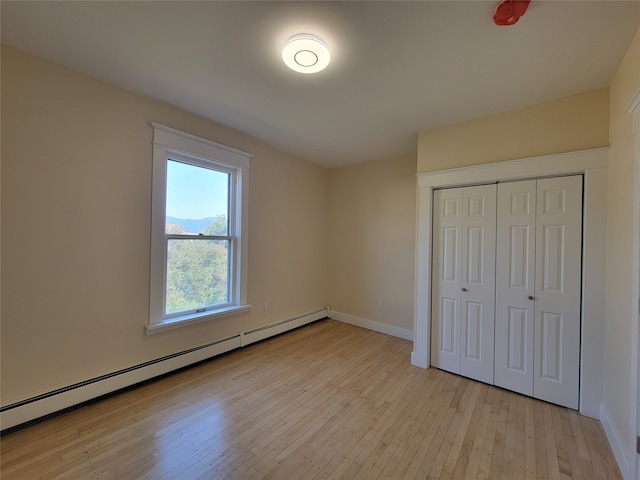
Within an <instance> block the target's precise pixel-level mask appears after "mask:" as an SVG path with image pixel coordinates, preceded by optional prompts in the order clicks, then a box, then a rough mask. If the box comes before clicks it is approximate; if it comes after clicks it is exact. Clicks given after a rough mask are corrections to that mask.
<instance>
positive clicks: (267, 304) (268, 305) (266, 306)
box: [264, 300, 271, 312]
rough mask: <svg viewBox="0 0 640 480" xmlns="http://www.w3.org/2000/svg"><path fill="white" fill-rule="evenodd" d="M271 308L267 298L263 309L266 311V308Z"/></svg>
mask: <svg viewBox="0 0 640 480" xmlns="http://www.w3.org/2000/svg"><path fill="white" fill-rule="evenodd" d="M270 308H271V302H269V300H266V301H265V302H264V311H265V312H266V311H267V310H269V309H270Z"/></svg>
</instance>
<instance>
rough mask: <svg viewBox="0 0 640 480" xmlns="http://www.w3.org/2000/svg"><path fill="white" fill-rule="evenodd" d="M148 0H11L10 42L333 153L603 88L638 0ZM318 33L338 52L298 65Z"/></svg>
mask: <svg viewBox="0 0 640 480" xmlns="http://www.w3.org/2000/svg"><path fill="white" fill-rule="evenodd" d="M498 3H499V1H484V0H476V1H469V2H466V1H452V0H449V1H440V2H437V1H409V2H400V1H389V2H383V1H354V2H347V1H338V2H325V1H315V2H314V1H302V2H281V1H276V2H272V1H257V2H249V1H228V2H221V1H200V2H185V1H177V2H174V1H141V2H134V1H129V2H113V1H89V2H75V1H66V2H56V1H45V2H29V1H18V2H13V1H7V0H3V1H2V2H1V4H0V9H1V22H2V23H1V27H2V42H3V43H5V44H8V45H11V46H14V47H16V48H18V49H20V50H24V51H26V52H29V53H32V54H34V55H36V56H39V57H42V58H45V59H48V60H50V61H52V62H55V63H57V64H60V65H64V66H66V67H68V68H71V69H73V70H76V71H79V72H82V73H84V74H87V75H90V76H92V77H96V78H98V79H101V80H104V81H106V82H108V83H111V84H113V85H117V86H119V87H122V88H124V89H126V90H130V91H133V92H137V93H141V94H144V95H148V96H151V97H155V98H158V99H160V100H163V101H165V102H167V103H170V104H172V105H175V106H178V107H181V108H184V109H186V110H189V111H191V112H194V113H197V114H199V115H202V116H203V117H207V118H210V119H212V120H215V121H217V122H220V123H223V124H226V125H229V126H231V127H234V128H236V129H238V130H242V131H244V132H247V133H249V134H251V135H253V136H255V137H258V138H261V139H263V140H265V141H267V142H269V143H270V144H272V145H275V146H277V147H279V148H280V149H282V150H284V151H287V152H290V153H293V154H296V155H298V156H300V157H302V158H305V159H308V160H310V161H313V162H316V163H318V164H321V165H325V166H329V167H333V166H340V165H347V164H353V163H359V162H364V161H368V160H375V159H380V158H387V157H392V156H396V155H402V154H408V153H415V151H416V140H417V133H418V132H420V131H423V130H427V129H431V128H434V127H438V126H442V125H448V124H452V123H456V122H460V121H464V120H469V119H472V118H478V117H482V116H486V115H490V114H494V113H498V112H502V111H507V110H511V109H515V108H520V107H524V106H528V105H533V104H537V103H541V102H545V101H548V100H552V99H556V98H561V97H565V96H569V95H573V94H577V93H581V92H586V91H589V90H593V89H597V88H601V87H606V86H608V85H609V84H610V82H611V80H612V77H613V75H614V73H615V71H616V68H617V66H618V65H619V63H620V61H621V59H622V57H623V55H624V53H625V52H626V50H627V47H628V46H629V43H630V42H631V39H632V38H633V35H634V33H635V31H636V29H637V28H638V25H639V24H640V1H622V2H615V1H541V0H533V1H532V2H531V5H530V7H529V10H528V11H527V13H526V15H525V16H524V17H522V19H521V20H520V22H519V23H518V24H516V25H514V26H510V27H498V26H496V25H495V24H494V23H493V21H492V17H493V13H494V11H495V8H496V6H497V5H498ZM296 33H314V34H317V35H319V36H321V37H322V38H324V40H325V41H326V42H327V43H328V44H329V47H330V49H331V52H332V61H331V63H330V65H329V67H328V68H327V69H326V70H324V71H323V72H320V73H318V74H315V75H304V74H299V73H295V72H292V71H290V70H288V69H287V68H286V67H285V66H284V64H283V63H282V60H281V58H280V50H281V48H282V45H283V44H284V42H285V40H286V39H287V38H289V37H290V36H292V35H294V34H296Z"/></svg>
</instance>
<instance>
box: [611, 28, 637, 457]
mask: <svg viewBox="0 0 640 480" xmlns="http://www.w3.org/2000/svg"><path fill="white" fill-rule="evenodd" d="M638 89H640V29H638V32H637V33H636V35H635V37H634V40H633V42H632V44H631V46H630V48H629V50H628V51H627V53H626V55H625V57H624V59H623V61H622V63H621V64H620V67H619V68H618V71H617V73H616V75H615V77H614V80H613V82H612V84H611V132H610V142H611V152H610V156H609V210H608V215H607V277H606V280H607V301H606V318H607V323H606V340H605V362H604V373H605V375H604V378H605V385H604V397H603V400H604V405H605V408H606V410H607V411H608V413H609V415H610V417H611V422H612V423H613V426H614V427H615V429H616V431H617V432H618V434H619V435H620V438H621V439H622V441H623V442H624V443H625V444H624V445H623V448H625V449H626V455H627V458H628V459H630V460H631V461H633V460H632V459H633V458H634V456H635V454H634V450H635V445H634V437H635V424H634V423H633V422H630V419H632V418H634V417H635V409H636V408H637V405H635V403H634V401H633V399H634V398H635V394H636V392H633V391H632V386H633V384H634V382H633V381H632V380H633V377H634V376H635V375H636V368H637V367H636V366H634V365H632V358H633V356H632V352H633V348H634V346H633V343H634V342H637V341H638V339H637V338H633V335H632V332H633V322H634V321H635V320H634V309H633V292H632V291H631V285H632V278H633V268H634V265H633V264H632V262H631V259H632V258H633V257H634V251H633V248H634V247H633V234H634V232H633V214H634V213H633V207H634V206H633V202H634V179H635V178H637V176H638V174H639V172H638V171H636V167H635V165H634V146H633V135H632V124H631V115H630V114H629V113H627V111H626V107H627V104H628V103H629V101H630V100H631V98H632V96H633V95H634V94H635V93H636V92H637V91H638ZM636 268H637V266H636ZM636 347H637V345H636Z"/></svg>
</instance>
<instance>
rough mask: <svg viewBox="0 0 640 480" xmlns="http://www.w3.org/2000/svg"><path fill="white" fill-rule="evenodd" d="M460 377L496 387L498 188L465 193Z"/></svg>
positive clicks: (475, 188)
mask: <svg viewBox="0 0 640 480" xmlns="http://www.w3.org/2000/svg"><path fill="white" fill-rule="evenodd" d="M462 225H463V234H462V265H461V267H462V268H461V280H462V286H461V287H462V288H461V292H462V295H461V298H462V301H461V303H460V306H461V310H460V330H461V331H460V343H461V345H460V357H461V358H460V374H461V375H464V376H465V377H469V378H474V379H476V380H480V381H482V382H485V383H489V384H491V383H493V356H494V354H493V352H494V306H495V261H496V185H495V184H494V185H483V186H478V187H467V188H465V189H464V192H463V218H462Z"/></svg>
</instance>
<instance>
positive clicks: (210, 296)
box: [165, 238, 231, 315]
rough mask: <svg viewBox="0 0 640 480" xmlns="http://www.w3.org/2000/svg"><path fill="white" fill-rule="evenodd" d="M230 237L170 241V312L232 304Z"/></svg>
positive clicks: (168, 292)
mask: <svg viewBox="0 0 640 480" xmlns="http://www.w3.org/2000/svg"><path fill="white" fill-rule="evenodd" d="M230 244H231V241H230V240H205V239H195V238H194V239H171V240H168V243H167V295H166V304H165V312H166V314H167V315H171V314H173V313H178V312H183V311H193V310H196V309H199V308H204V307H211V306H215V305H221V304H225V303H228V302H229V301H230V298H229V280H228V279H229V248H230Z"/></svg>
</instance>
